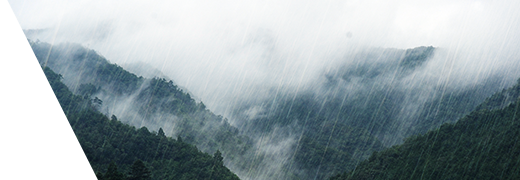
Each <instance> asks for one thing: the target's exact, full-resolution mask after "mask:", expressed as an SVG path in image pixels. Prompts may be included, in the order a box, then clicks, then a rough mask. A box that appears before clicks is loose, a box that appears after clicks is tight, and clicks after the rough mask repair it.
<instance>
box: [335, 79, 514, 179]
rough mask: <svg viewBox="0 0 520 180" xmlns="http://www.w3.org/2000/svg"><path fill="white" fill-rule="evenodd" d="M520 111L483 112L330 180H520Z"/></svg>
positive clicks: (416, 138) (380, 154)
mask: <svg viewBox="0 0 520 180" xmlns="http://www.w3.org/2000/svg"><path fill="white" fill-rule="evenodd" d="M518 86H519V85H518V84H517V85H515V86H514V87H513V88H509V89H507V90H504V91H502V92H499V93H496V94H495V95H493V96H491V98H489V99H488V100H487V101H486V102H485V103H483V105H481V106H480V107H491V106H493V105H499V104H500V105H501V104H503V103H501V102H502V101H498V102H499V103H498V104H497V103H491V102H490V101H491V100H492V99H495V97H502V96H503V95H504V94H518V88H516V87H518ZM504 92H506V93H504ZM511 100H512V99H511ZM519 105H520V101H519V99H518V98H516V99H515V100H514V101H512V103H509V104H508V105H507V106H505V107H504V108H503V109H494V110H488V109H486V108H481V109H480V110H478V111H474V112H472V113H471V114H469V115H467V116H465V117H464V118H462V119H460V120H459V121H458V122H457V123H455V124H443V125H442V126H441V127H440V128H438V129H436V130H434V131H431V132H428V133H427V134H425V135H419V136H413V137H411V138H408V139H407V140H406V141H405V143H404V144H402V145H398V146H393V147H391V148H389V149H386V150H383V151H381V152H375V153H374V154H373V155H372V156H370V158H369V159H368V160H366V161H363V162H362V163H360V164H359V165H358V166H357V167H356V169H355V170H353V171H351V172H349V173H346V174H342V175H337V176H335V177H333V178H331V179H519V178H520V144H519V143H518V142H519V141H518V140H519V139H520V117H519V114H518V110H519ZM497 108H498V107H497Z"/></svg>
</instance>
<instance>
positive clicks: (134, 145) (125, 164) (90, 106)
mask: <svg viewBox="0 0 520 180" xmlns="http://www.w3.org/2000/svg"><path fill="white" fill-rule="evenodd" d="M43 71H44V73H45V76H46V77H47V80H48V81H49V84H50V85H51V87H52V90H53V91H54V94H55V95H56V98H57V99H58V101H59V103H60V105H61V107H62V109H63V111H64V112H65V115H66V116H67V119H68V120H69V123H70V125H71V127H72V129H73V130H74V133H75V135H76V137H77V138H78V141H79V143H80V145H81V147H82V149H83V152H84V153H85V155H86V157H87V159H88V160H89V163H90V165H91V166H92V169H93V170H94V172H95V173H96V176H97V178H98V179H99V180H123V179H143V180H144V179H222V180H230V179H238V177H237V176H236V175H235V174H233V173H232V172H231V171H230V170H229V169H228V168H226V167H225V166H224V165H223V157H222V154H221V153H220V151H217V152H215V154H214V155H213V156H210V155H209V154H207V153H202V152H200V150H199V149H197V148H196V147H195V146H194V145H191V144H188V143H185V142H183V140H182V138H181V137H180V136H179V137H178V138H177V139H173V138H171V137H166V136H165V133H164V131H163V129H161V128H160V129H159V130H158V131H153V132H150V131H149V130H148V129H147V128H146V127H141V128H136V127H135V126H130V125H128V124H123V123H121V122H120V121H119V120H118V119H117V117H116V116H114V115H112V117H111V118H110V119H109V118H108V117H107V116H106V115H104V114H102V113H100V112H99V111H98V108H99V106H98V105H99V103H100V102H99V101H100V100H99V99H97V98H94V99H92V98H91V97H89V96H80V95H76V94H73V93H72V92H71V91H70V90H69V89H68V87H67V86H66V85H65V84H63V83H62V82H61V80H62V78H63V76H62V75H60V74H56V73H55V72H54V71H52V70H51V69H50V68H49V67H43Z"/></svg>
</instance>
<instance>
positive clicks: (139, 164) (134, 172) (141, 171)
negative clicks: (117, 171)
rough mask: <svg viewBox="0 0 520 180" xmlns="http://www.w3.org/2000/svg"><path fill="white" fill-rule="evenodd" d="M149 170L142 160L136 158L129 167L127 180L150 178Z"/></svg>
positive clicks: (147, 179) (145, 179)
mask: <svg viewBox="0 0 520 180" xmlns="http://www.w3.org/2000/svg"><path fill="white" fill-rule="evenodd" d="M150 173H151V172H150V170H148V168H147V167H146V166H145V165H144V163H143V161H141V160H139V159H138V160H137V161H135V162H134V164H132V167H130V172H129V173H128V180H149V179H151V175H150Z"/></svg>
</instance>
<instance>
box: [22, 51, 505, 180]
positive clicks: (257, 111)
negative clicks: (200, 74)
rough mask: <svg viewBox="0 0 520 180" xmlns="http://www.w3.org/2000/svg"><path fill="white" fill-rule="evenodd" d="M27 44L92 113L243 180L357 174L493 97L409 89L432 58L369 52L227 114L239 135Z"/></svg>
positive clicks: (209, 115)
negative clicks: (219, 159) (185, 149)
mask: <svg viewBox="0 0 520 180" xmlns="http://www.w3.org/2000/svg"><path fill="white" fill-rule="evenodd" d="M30 44H31V47H32V48H33V51H34V52H35V55H36V57H37V59H38V61H39V62H40V64H41V65H42V66H46V67H50V68H51V69H53V70H56V71H57V72H58V73H59V74H61V75H62V77H63V78H62V79H63V82H64V83H65V84H66V86H65V85H63V86H65V87H68V88H70V89H71V90H72V92H73V93H74V94H77V95H79V97H81V98H83V99H91V100H92V107H93V108H94V109H95V110H96V111H99V112H100V113H101V114H104V116H106V117H111V116H112V115H114V116H113V118H115V119H117V120H118V121H121V122H123V123H124V124H128V125H130V126H136V127H141V128H144V127H146V129H150V131H153V132H162V133H164V136H166V137H180V138H182V139H183V141H184V142H187V143H189V144H193V145H196V146H197V148H198V149H200V150H201V151H202V152H206V153H209V154H214V153H215V152H216V151H217V150H220V152H221V153H222V156H223V157H225V158H224V164H225V165H226V166H227V167H229V168H230V169H232V170H233V171H234V172H235V173H237V174H238V175H239V176H240V177H244V178H246V179H247V178H251V179H314V178H317V179H325V178H327V177H330V176H332V175H335V174H337V173H340V172H343V171H345V170H351V169H354V168H355V167H356V165H357V164H358V163H359V162H361V161H363V160H365V159H367V158H368V157H369V156H370V155H371V154H372V152H374V151H380V150H383V149H384V148H385V147H388V146H390V145H393V144H396V143H399V142H402V140H403V139H404V137H407V136H409V135H415V134H422V133H425V132H427V131H428V130H429V129H432V128H436V127H439V126H440V124H442V123H444V122H454V121H456V120H457V119H458V118H460V117H462V116H463V115H465V114H468V113H469V112H471V110H473V109H474V108H475V106H476V105H477V104H479V103H481V102H482V101H483V100H484V99H485V97H486V96H488V94H490V93H491V92H493V91H494V90H495V89H496V88H498V87H499V86H497V85H496V82H495V81H492V79H491V80H489V81H486V83H484V84H479V85H476V86H473V87H472V88H469V89H446V88H445V87H443V86H442V85H437V86H425V85H423V84H419V85H413V84H412V85H410V84H409V81H410V78H413V77H415V76H416V74H417V73H420V71H422V68H424V66H425V64H426V63H428V61H429V60H430V59H431V58H432V56H433V55H434V52H435V50H436V49H435V48H433V47H417V48H414V49H406V50H400V49H372V50H366V51H362V52H359V53H358V54H356V55H354V56H352V57H345V58H352V59H353V60H352V59H351V60H350V61H349V62H354V63H353V64H352V63H350V64H348V63H347V64H343V65H341V66H338V67H337V68H336V69H333V70H332V71H328V72H325V73H323V74H322V75H321V76H320V78H321V79H322V80H323V81H321V82H320V83H317V84H315V85H314V87H311V88H305V89H303V90H301V92H300V93H298V94H293V93H292V92H285V91H279V92H278V91H277V92H276V93H273V94H272V97H269V98H267V99H265V100H263V101H261V102H258V101H243V102H239V103H237V104H236V106H234V107H235V109H232V113H231V114H230V115H231V117H230V118H233V119H234V122H235V123H236V124H237V126H238V128H237V127H234V126H231V125H230V124H229V122H228V120H227V119H226V118H224V117H222V116H220V115H216V114H214V113H213V112H211V111H210V110H208V109H207V108H206V107H205V105H204V103H203V102H197V101H196V100H194V98H193V97H192V95H190V93H188V91H187V90H184V89H183V88H180V87H179V86H178V85H177V84H175V83H174V82H173V80H169V79H166V78H156V77H155V78H144V77H141V76H137V75H135V74H133V73H130V72H128V71H127V70H125V69H124V68H122V67H121V66H119V65H117V64H112V63H110V62H109V61H108V60H107V59H105V58H104V57H103V56H101V55H99V54H98V53H97V52H95V51H94V50H90V49H87V48H85V47H82V46H81V45H78V44H71V43H64V44H59V45H50V44H47V43H44V42H39V41H37V42H33V41H30ZM374 58H377V59H379V60H378V61H375V60H374ZM423 86H425V87H426V88H425V87H423ZM353 87H355V88H353ZM428 88H430V89H428ZM475 89H479V91H474V90H475ZM425 90H427V91H425ZM424 97H426V98H424ZM62 106H63V108H64V110H65V111H70V108H69V105H67V103H66V102H65V101H64V103H63V104H62ZM162 133H161V134H162ZM105 164H106V162H105Z"/></svg>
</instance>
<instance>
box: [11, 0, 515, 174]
mask: <svg viewBox="0 0 520 180" xmlns="http://www.w3.org/2000/svg"><path fill="white" fill-rule="evenodd" d="M9 3H10V4H11V7H12V9H13V11H14V13H15V15H16V17H17V18H18V21H19V23H20V26H21V27H22V29H25V30H26V35H27V37H28V38H30V39H33V40H36V39H38V40H40V41H44V42H49V43H51V44H58V43H62V42H73V43H79V44H82V45H83V46H85V47H88V48H91V49H94V50H95V51H97V52H99V54H102V55H103V56H105V57H106V58H107V59H108V60H110V61H111V62H113V63H117V64H119V65H121V66H122V67H124V68H127V67H128V68H129V69H135V68H133V67H136V66H143V65H139V64H146V65H147V66H150V67H149V69H156V70H158V72H159V73H155V75H160V76H165V77H169V78H170V79H172V80H173V81H174V82H175V83H176V84H178V85H179V86H181V87H183V88H185V89H186V90H188V91H189V92H190V94H192V95H193V96H194V98H195V99H197V100H199V101H203V102H204V104H206V106H207V107H208V109H210V110H211V111H213V112H215V113H216V114H221V115H223V116H224V117H227V118H228V119H229V121H230V123H231V124H232V125H234V126H237V127H239V128H240V129H241V130H244V131H245V130H249V129H250V128H249V127H248V126H251V124H248V121H251V120H254V119H257V118H259V117H260V118H262V117H269V111H270V110H269V108H270V107H268V106H267V105H266V103H265V102H269V101H272V100H273V95H274V96H275V97H274V99H277V98H278V99H283V100H289V101H290V100H291V99H292V100H294V98H295V97H296V96H298V95H302V94H304V93H316V94H327V93H329V95H323V96H318V97H322V98H324V99H327V98H332V97H335V98H337V97H336V96H338V97H339V99H343V101H345V99H346V100H347V102H348V100H349V99H350V98H351V97H355V96H356V93H362V92H367V91H370V90H371V89H373V88H385V87H388V86H389V85H388V84H385V82H391V83H394V85H395V87H396V88H394V89H393V90H395V91H402V92H412V91H413V92H416V91H418V92H421V93H416V94H411V95H409V96H407V97H405V98H404V99H405V100H404V102H405V103H403V104H405V105H404V106H403V107H402V109H403V110H402V113H401V114H399V115H398V116H402V117H403V118H405V117H407V118H405V119H412V118H413V117H417V115H414V114H413V113H414V112H417V111H418V110H417V109H419V108H423V105H424V104H425V103H426V102H427V101H429V100H431V98H430V97H432V96H436V97H437V96H443V95H444V94H448V93H451V92H454V91H463V90H465V89H471V88H475V87H480V86H479V85H482V84H489V83H495V82H496V84H497V86H496V89H499V88H502V87H506V86H508V85H511V84H512V83H514V82H515V80H516V79H517V78H519V77H520V71H518V68H519V67H520V59H519V58H520V54H519V52H520V51H518V50H517V47H520V34H518V33H516V32H519V31H520V12H518V11H517V9H518V8H520V2H517V1H500V2H490V1H477V0H462V1H447V0H442V1H436V2H429V1H411V0H396V1H383V0H368V1H338V0H329V1H291V0H287V1H254V0H252V1H247V2H245V1H233V0H227V1H219V2H216V1H206V0H199V1H148V2H141V1H115V0H114V1H102V2H101V1H99V2H91V1H65V0H56V1H53V2H49V1H39V0H25V1H12V0H10V1H9ZM419 46H433V47H435V48H438V49H437V50H436V51H435V53H434V55H433V56H432V57H431V58H430V59H429V60H428V61H427V62H424V63H423V64H422V65H421V66H420V67H418V68H417V69H415V70H414V71H413V72H411V73H410V74H407V75H406V76H404V77H403V78H402V79H398V80H394V79H395V76H393V75H394V74H393V72H394V71H392V70H388V71H385V73H386V74H385V73H383V74H385V76H381V77H378V79H375V80H373V81H371V82H372V83H373V84H372V86H366V84H363V83H357V82H358V81H356V79H354V80H351V81H349V82H343V81H340V84H339V85H340V86H341V88H338V89H339V90H333V91H328V90H327V89H324V88H323V87H325V86H322V85H323V84H325V83H326V82H327V80H330V79H331V78H332V79H338V78H340V77H341V76H342V74H341V73H342V72H343V71H344V70H345V69H347V70H348V69H355V68H356V67H360V66H367V67H369V68H371V69H380V68H383V67H379V66H377V64H385V63H389V62H390V60H388V58H377V57H376V58H357V57H358V56H359V55H360V54H364V53H365V54H370V53H372V54H376V55H383V54H384V53H385V52H387V51H388V49H410V48H415V47H419ZM136 64H137V65H136ZM134 71H136V72H137V71H140V70H134ZM143 73H144V72H143ZM161 73H162V74H161ZM144 74H145V73H144ZM150 76H152V75H150ZM327 77H330V78H327ZM359 82H360V81H359ZM341 83H343V84H341ZM339 85H338V87H339ZM387 85H388V86H387ZM392 87H394V86H392ZM399 87H402V88H401V89H400V88H399ZM339 91H342V92H347V91H348V92H350V93H349V94H348V96H347V95H345V97H343V95H342V94H341V93H338V92H339ZM489 91H491V90H489ZM279 94H281V95H280V96H278V95H279ZM338 94H340V95H338ZM120 101H124V100H123V99H122V100H118V102H120ZM273 104H274V103H273ZM324 104H325V101H324ZM272 107H273V106H271V108H272ZM115 111H118V109H117V108H116V109H115V110H114V112H115ZM410 113H412V114H410ZM161 118H163V117H161ZM412 124H413V122H403V124H398V125H397V126H401V129H402V130H403V131H404V130H405V129H407V128H409V127H410V126H411V125H412ZM171 126H173V125H171ZM288 127H295V129H296V130H295V129H291V128H288ZM297 127H298V126H297V125H294V124H291V125H289V126H287V127H274V129H275V130H273V133H271V134H261V136H260V138H259V139H257V141H256V142H257V144H258V143H264V145H265V144H267V146H258V152H260V151H262V152H264V153H265V154H267V155H266V156H270V157H276V158H272V159H271V160H272V161H277V162H275V163H274V164H277V165H279V164H280V163H282V164H283V163H286V162H284V161H285V160H287V159H289V158H291V155H292V149H291V148H294V145H295V143H296V142H297V141H298V138H299V133H300V132H301V130H300V129H298V128H297ZM280 129H283V130H280ZM402 136H404V134H400V135H398V137H399V138H401V139H402V138H404V137H402ZM264 137H265V138H266V139H263V138H264ZM378 138H380V139H383V140H385V137H384V136H383V135H380V136H378ZM394 138H395V136H392V137H388V139H386V140H387V141H388V143H387V145H391V144H395V143H398V142H401V140H395V139H394ZM262 148H263V149H262ZM277 158H278V159H282V160H281V161H280V160H277ZM264 159H266V161H265V162H263V163H265V165H264V166H265V167H266V168H267V167H270V166H273V164H269V162H271V161H268V160H269V158H264ZM278 161H280V162H278ZM276 168H279V167H274V168H273V169H276ZM266 171H268V172H270V174H275V175H276V174H277V173H278V172H273V171H276V170H272V169H268V170H266ZM236 173H237V174H239V175H240V177H241V178H245V177H249V176H250V175H248V174H240V173H239V172H236ZM275 175H273V176H271V177H276V176H275Z"/></svg>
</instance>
